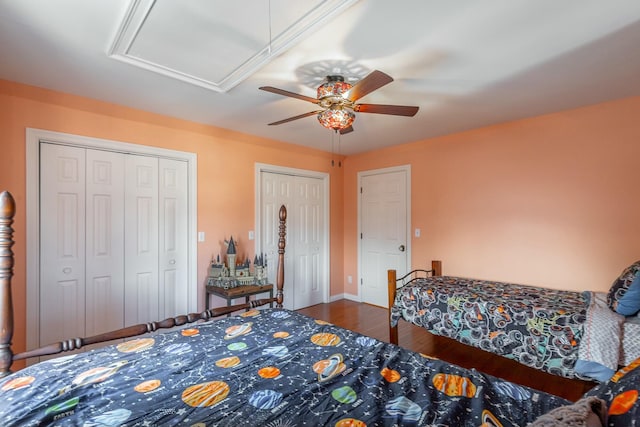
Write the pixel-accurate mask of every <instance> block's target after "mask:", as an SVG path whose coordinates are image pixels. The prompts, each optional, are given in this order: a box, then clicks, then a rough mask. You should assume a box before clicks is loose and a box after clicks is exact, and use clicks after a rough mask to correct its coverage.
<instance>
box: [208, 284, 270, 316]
mask: <svg viewBox="0 0 640 427" xmlns="http://www.w3.org/2000/svg"><path fill="white" fill-rule="evenodd" d="M205 289H206V290H207V293H206V299H207V310H209V299H210V298H209V295H211V294H213V295H216V296H218V297H220V298H224V299H226V300H227V307H229V306H230V305H231V300H232V299H235V298H242V297H244V300H245V301H246V302H249V297H250V296H251V295H256V294H261V293H264V292H269V298H273V285H272V284H268V285H242V286H236V287H235V288H229V289H224V288H221V287H220V286H206V288H205ZM269 307H273V303H269Z"/></svg>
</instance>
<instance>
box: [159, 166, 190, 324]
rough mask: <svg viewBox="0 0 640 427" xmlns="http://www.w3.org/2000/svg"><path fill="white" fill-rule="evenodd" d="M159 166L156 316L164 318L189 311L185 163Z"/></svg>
mask: <svg viewBox="0 0 640 427" xmlns="http://www.w3.org/2000/svg"><path fill="white" fill-rule="evenodd" d="M159 169H160V170H159V174H160V176H159V186H160V188H159V190H160V193H159V197H160V211H159V222H160V227H161V230H160V233H159V239H160V241H159V245H160V248H159V254H160V260H159V265H160V273H159V276H160V311H161V313H160V317H159V319H166V318H168V317H175V316H178V315H181V314H186V313H187V312H188V310H189V300H188V292H187V289H186V287H185V284H186V283H188V277H189V275H188V259H189V258H188V256H187V253H188V250H187V248H188V243H189V241H188V236H189V233H188V230H187V224H188V220H187V215H188V203H187V192H186V191H184V189H185V188H187V162H184V161H180V160H171V159H160V163H159Z"/></svg>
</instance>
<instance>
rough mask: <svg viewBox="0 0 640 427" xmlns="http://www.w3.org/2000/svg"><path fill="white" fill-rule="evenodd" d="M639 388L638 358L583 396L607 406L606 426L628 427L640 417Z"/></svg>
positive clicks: (639, 370)
mask: <svg viewBox="0 0 640 427" xmlns="http://www.w3.org/2000/svg"><path fill="white" fill-rule="evenodd" d="M639 388H640V358H638V359H636V360H635V361H633V362H631V363H630V364H629V365H627V366H625V367H624V368H622V369H620V370H619V371H618V372H616V373H615V374H614V375H613V377H611V380H609V382H607V383H602V384H599V385H597V386H595V387H594V388H592V389H591V390H589V391H588V392H587V393H585V395H584V396H583V398H584V397H589V396H593V397H597V398H600V399H602V400H604V401H605V403H606V406H607V407H608V408H609V409H608V423H607V425H608V426H613V427H629V426H632V425H636V421H634V420H637V419H638V418H640V401H638V389H639Z"/></svg>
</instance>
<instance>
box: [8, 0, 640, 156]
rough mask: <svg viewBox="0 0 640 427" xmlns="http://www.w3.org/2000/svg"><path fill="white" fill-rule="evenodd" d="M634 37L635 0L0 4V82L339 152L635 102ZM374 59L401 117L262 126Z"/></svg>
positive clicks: (377, 99) (383, 96)
mask: <svg viewBox="0 0 640 427" xmlns="http://www.w3.org/2000/svg"><path fill="white" fill-rule="evenodd" d="M125 24H127V25H125ZM639 46H640V1H638V0H609V1H606V2H605V1H602V0H563V1H533V0H483V1H478V0H456V1H442V0H402V1H388V0H327V1H320V0H305V1H304V2H302V1H299V0H270V1H269V0H240V1H238V0H237V1H233V2H231V1H222V0H182V1H179V0H164V1H162V2H160V1H158V2H155V1H154V0H137V1H130V0H55V1H52V0H0V78H2V79H7V80H12V81H16V82H21V83H25V84H29V85H34V86H40V87H44V88H49V89H54V90H58V91H62V92H67V93H72V94H76V95H82V96H86V97H90V98H94V99H98V100H102V101H107V102H111V103H116V104H121V105H125V106H129V107H133V108H138V109H142V110H147V111H151V112H155V113H160V114H165V115H169V116H173V117H178V118H182V119H186V120H191V121H194V122H198V123H205V124H210V125H214V126H219V127H223V128H228V129H234V130H238V131H241V132H245V133H249V134H254V135H259V136H263V137H266V138H272V139H276V140H281V141H287V142H291V143H294V144H300V145H305V146H309V147H314V148H317V149H321V150H325V151H331V150H332V149H334V150H336V151H337V150H338V149H339V151H340V152H341V153H342V154H354V153H360V152H364V151H368V150H372V149H377V148H381V147H385V146H389V145H394V144H399V143H405V142H410V141H416V140H422V139H425V138H429V137H433V136H439V135H445V134H449V133H454V132H459V131H463V130H467V129H472V128H477V127H480V126H485V125H490V124H495V123H501V122H505V121H510V120H514V119H518V118H523V117H531V116H536V115H540V114H544V113H549V112H554V111H560V110H565V109H570V108H575V107H579V106H584V105H589V104H594V103H598V102H603V101H607V100H612V99H618V98H624V97H628V96H638V95H640V53H639V52H640V50H639V48H638V47H639ZM376 69H377V70H380V71H383V72H385V73H387V74H389V75H391V76H392V77H394V79H395V81H394V82H392V83H390V84H388V85H386V86H384V87H382V88H380V89H378V90H377V91H375V92H373V93H371V94H369V95H367V96H365V97H364V98H362V99H361V100H360V101H361V102H365V103H377V104H398V105H416V106H419V107H420V111H419V112H418V114H417V115H416V116H415V117H411V118H409V117H398V116H387V115H379V114H365V113H356V114H357V117H356V120H355V122H354V124H353V126H354V128H355V132H352V133H349V134H347V135H343V136H342V137H341V138H340V144H339V148H338V145H337V141H338V138H337V136H335V134H333V133H332V132H331V131H329V130H327V129H325V128H323V127H322V126H320V124H319V123H318V122H317V120H316V119H315V118H314V117H313V116H311V117H307V118H303V119H300V120H296V121H292V122H289V123H285V124H282V125H279V126H267V123H271V122H274V121H278V120H281V119H285V118H288V117H291V116H296V115H299V114H302V113H306V112H308V111H312V110H314V109H316V106H315V105H313V104H311V103H309V102H305V101H303V100H299V99H294V98H288V97H284V96H279V95H275V94H272V93H268V92H264V91H261V90H258V87H260V86H275V87H278V88H281V89H285V90H288V91H291V92H296V93H300V94H303V95H306V96H310V97H315V87H316V86H317V85H318V84H320V83H321V81H322V79H323V78H324V77H325V76H326V75H327V74H336V73H337V74H344V75H345V77H346V78H347V79H348V80H349V81H352V82H355V81H357V79H360V78H362V77H364V76H365V75H366V74H368V73H369V72H371V71H373V70H376ZM332 141H333V145H334V147H333V148H332Z"/></svg>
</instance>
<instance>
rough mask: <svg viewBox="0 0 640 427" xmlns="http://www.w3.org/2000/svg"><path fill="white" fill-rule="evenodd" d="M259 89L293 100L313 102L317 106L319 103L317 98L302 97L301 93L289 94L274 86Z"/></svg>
mask: <svg viewBox="0 0 640 427" xmlns="http://www.w3.org/2000/svg"><path fill="white" fill-rule="evenodd" d="M259 89H261V90H265V91H267V92H271V93H275V94H277V95H284V96H290V97H291V98H298V99H302V100H303V101H308V102H313V103H314V104H317V103H318V102H319V101H318V100H317V99H316V98H311V97H310V96H306V95H300V94H299V93H294V92H289V91H288V90H284V89H278V88H277V87H273V86H261V87H260V88H259Z"/></svg>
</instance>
